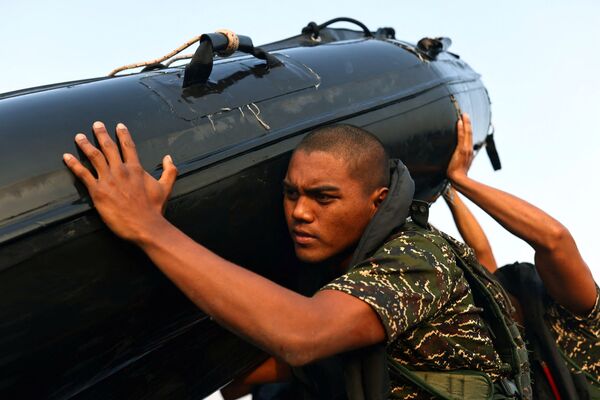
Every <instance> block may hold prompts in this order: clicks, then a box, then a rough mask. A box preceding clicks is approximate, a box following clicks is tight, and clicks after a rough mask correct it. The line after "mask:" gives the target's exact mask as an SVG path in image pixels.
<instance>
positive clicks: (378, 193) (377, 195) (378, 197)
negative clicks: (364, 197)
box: [371, 187, 390, 209]
mask: <svg viewBox="0 0 600 400" xmlns="http://www.w3.org/2000/svg"><path fill="white" fill-rule="evenodd" d="M389 191H390V189H389V188H387V187H380V188H379V189H377V190H375V191H374V192H373V195H372V196H371V199H372V201H373V205H374V206H375V208H376V209H377V208H379V206H380V205H381V203H383V201H384V200H385V198H386V197H387V195H388V193H389Z"/></svg>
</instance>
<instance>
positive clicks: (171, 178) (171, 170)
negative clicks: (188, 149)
mask: <svg viewBox="0 0 600 400" xmlns="http://www.w3.org/2000/svg"><path fill="white" fill-rule="evenodd" d="M162 164H163V173H162V175H161V176H160V179H159V180H158V181H159V182H160V183H161V184H162V185H163V186H164V188H165V190H166V191H167V193H171V190H173V185H174V184H175V179H176V178H177V167H175V164H174V163H173V159H172V158H171V156H165V157H164V158H163V163H162Z"/></svg>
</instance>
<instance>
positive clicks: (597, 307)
mask: <svg viewBox="0 0 600 400" xmlns="http://www.w3.org/2000/svg"><path fill="white" fill-rule="evenodd" d="M554 306H555V307H556V308H557V311H556V314H558V315H560V316H561V317H562V318H564V319H570V320H573V321H576V322H577V323H579V324H583V325H586V326H588V327H589V328H590V329H593V330H595V331H600V288H598V285H596V302H595V303H594V307H593V308H592V309H591V310H590V312H589V313H588V314H587V315H581V316H580V315H577V314H575V313H573V312H571V311H569V310H567V309H566V308H565V307H563V306H561V305H560V304H558V303H556V302H554Z"/></svg>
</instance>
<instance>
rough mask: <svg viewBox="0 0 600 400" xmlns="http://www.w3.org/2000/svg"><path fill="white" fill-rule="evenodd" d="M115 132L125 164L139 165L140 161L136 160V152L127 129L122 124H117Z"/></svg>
mask: <svg viewBox="0 0 600 400" xmlns="http://www.w3.org/2000/svg"><path fill="white" fill-rule="evenodd" d="M116 130H117V137H118V138H119V143H120V144H121V151H122V152H123V159H124V160H125V162H126V163H128V164H139V163H140V160H139V158H138V154H137V150H136V149H135V143H134V142H133V139H132V138H131V134H130V133H129V129H127V127H126V126H125V125H124V124H122V123H120V122H119V123H118V124H117V129H116Z"/></svg>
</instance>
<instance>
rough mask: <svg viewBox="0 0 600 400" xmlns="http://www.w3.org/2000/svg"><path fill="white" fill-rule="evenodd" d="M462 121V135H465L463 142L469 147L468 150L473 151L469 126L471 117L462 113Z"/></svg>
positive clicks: (471, 128)
mask: <svg viewBox="0 0 600 400" xmlns="http://www.w3.org/2000/svg"><path fill="white" fill-rule="evenodd" d="M462 120H463V125H464V135H465V141H466V143H465V144H466V145H467V146H468V147H469V149H471V150H472V149H473V126H472V125H471V117H469V114H467V113H463V115H462Z"/></svg>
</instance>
